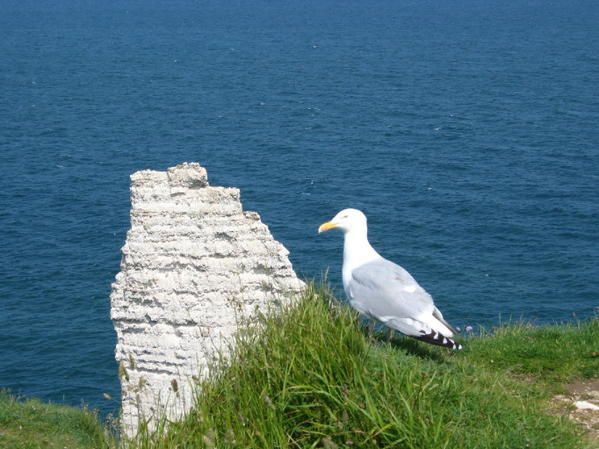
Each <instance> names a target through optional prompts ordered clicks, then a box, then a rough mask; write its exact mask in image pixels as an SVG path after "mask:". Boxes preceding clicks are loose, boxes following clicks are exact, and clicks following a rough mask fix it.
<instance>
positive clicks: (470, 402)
mask: <svg viewBox="0 0 599 449" xmlns="http://www.w3.org/2000/svg"><path fill="white" fill-rule="evenodd" d="M461 340H462V343H463V344H464V345H465V349H464V350H463V351H461V352H457V353H455V352H450V351H448V350H446V349H444V348H439V347H433V346H429V345H426V344H423V343H421V342H418V341H415V340H412V339H408V338H403V337H397V338H394V339H392V340H391V341H389V340H388V339H387V337H386V336H384V335H375V336H369V335H368V334H367V332H365V331H364V329H363V328H362V326H361V325H360V322H359V319H358V318H357V316H356V314H355V313H354V312H353V311H351V310H350V309H349V308H348V307H346V306H344V305H341V304H340V303H339V302H337V301H336V300H335V299H334V298H333V297H332V296H331V294H330V293H329V292H328V291H326V290H324V289H315V288H314V287H310V288H309V290H308V292H307V294H306V295H305V297H304V298H303V299H302V300H301V301H299V302H298V303H297V304H296V305H294V306H290V307H287V308H285V309H284V310H283V311H282V313H278V314H269V315H268V316H264V317H262V319H261V321H260V324H259V326H258V327H249V328H247V329H245V330H243V331H242V332H241V333H240V335H239V336H238V337H237V341H236V342H235V348H236V349H235V350H234V351H233V355H232V356H231V358H230V359H229V360H227V361H225V360H221V361H220V362H219V363H217V364H216V365H215V366H214V367H212V370H213V375H212V377H211V379H210V381H206V382H204V383H202V385H201V389H202V394H201V396H200V397H199V398H198V402H197V405H196V407H195V409H194V410H193V411H192V412H191V413H190V414H189V416H188V417H187V418H186V419H185V420H184V421H182V422H179V423H171V424H170V425H169V426H168V427H165V426H164V424H165V423H162V424H163V426H162V427H161V428H160V429H159V431H158V432H157V433H155V434H150V433H149V432H147V431H142V432H141V434H140V435H139V437H138V438H137V439H136V440H135V441H133V442H129V443H125V442H121V443H120V445H117V444H116V443H115V442H114V440H112V439H111V438H109V437H107V435H106V434H107V432H106V431H105V430H104V429H103V428H102V426H100V425H99V424H98V421H97V419H96V418H95V416H94V415H93V414H91V413H90V412H87V411H82V410H79V409H72V408H69V407H62V406H54V405H45V404H41V403H39V402H37V401H27V402H18V401H15V400H14V399H13V398H11V397H9V396H7V395H3V396H0V434H1V435H0V448H1V449H4V448H7V449H8V448H11V449H13V448H15V449H21V448H38V447H39V448H63V447H67V448H69V449H71V448H86V449H87V448H107V449H115V448H117V446H118V447H119V448H120V449H192V448H194V449H195V448H224V449H226V448H243V449H246V448H247V449H251V448H265V449H267V448H281V449H283V448H294V449H295V448H328V449H334V448H406V449H417V448H421V449H444V448H446V449H462V448H463V449H468V448H472V449H474V448H477V449H491V448H497V449H500V448H501V449H503V448H542V449H560V448H561V449H582V448H590V447H595V446H592V443H591V442H589V441H588V440H587V439H586V437H585V435H584V434H583V432H582V430H581V429H580V428H579V427H577V426H576V425H575V424H573V423H572V422H570V421H569V420H567V419H565V418H559V417H555V416H551V415H550V414H548V413H547V409H548V400H549V398H550V397H551V395H552V394H553V393H554V392H555V391H557V389H558V388H559V386H560V385H562V384H564V383H565V382H570V381H573V380H576V379H581V378H597V377H599V357H598V356H597V353H599V347H597V345H598V344H599V320H597V319H595V320H590V321H588V322H585V323H581V324H568V325H559V326H549V327H542V328H538V327H533V326H528V325H521V324H517V325H508V326H503V327H500V328H498V329H495V330H493V331H492V332H490V333H487V334H484V335H481V336H476V337H469V338H462V339H461ZM531 380H533V381H531ZM595 444H596V443H595Z"/></svg>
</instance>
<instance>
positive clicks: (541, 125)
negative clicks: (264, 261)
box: [0, 0, 599, 413]
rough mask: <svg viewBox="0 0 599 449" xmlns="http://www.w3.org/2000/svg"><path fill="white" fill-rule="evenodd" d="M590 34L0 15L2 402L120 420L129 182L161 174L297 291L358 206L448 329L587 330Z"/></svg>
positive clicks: (155, 5)
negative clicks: (517, 324)
mask: <svg viewBox="0 0 599 449" xmlns="http://www.w3.org/2000/svg"><path fill="white" fill-rule="evenodd" d="M598 24H599V3H598V2H597V1H595V0H592V1H577V0H571V1H550V0H512V1H499V0H455V1H440V0H438V1H433V0H403V1H402V0H396V1H391V0H369V1H362V0H361V1H357V0H349V1H342V0H318V1H316V0H307V1H300V0H296V1H289V0H279V1H274V0H273V1H267V0H252V1H227V0H219V1H183V0H176V1H172V0H171V1H168V2H167V1H158V0H143V1H142V0H139V1H135V0H123V1H114V0H110V1H106V0H102V1H100V0H97V1H91V0H88V1H75V0H72V1H67V0H63V1H59V0H56V1H50V0H35V1H33V0H19V1H14V0H1V1H0V36H1V39H0V231H1V239H0V387H4V388H10V389H11V390H12V391H13V392H14V393H18V394H23V395H26V396H38V397H41V398H43V399H44V400H51V401H54V402H64V403H68V404H75V405H79V404H81V403H86V404H89V405H90V406H91V407H93V408H99V409H100V410H101V411H102V412H103V413H108V412H115V411H116V410H117V409H118V398H119V383H118V379H117V368H116V364H115V362H114V345H115V334H114V331H113V328H112V324H111V321H110V318H109V293H110V284H111V282H112V281H113V279H114V276H115V274H116V273H117V272H118V270H119V262H120V252H119V251H120V248H121V246H122V245H123V243H124V241H125V234H126V231H127V229H128V226H129V190H128V189H129V175H130V174H131V173H132V172H134V171H136V170H140V169H148V168H151V169H157V170H164V169H166V168H167V167H169V166H173V165H175V164H177V163H180V162H183V161H198V162H200V163H201V164H202V165H204V166H205V167H207V169H208V172H209V177H210V181H211V183H212V184H213V185H223V186H236V187H239V188H240V189H241V192H242V200H243V203H244V206H245V208H246V209H248V210H255V211H258V212H259V213H260V214H261V216H262V219H263V220H264V221H265V222H266V223H267V224H268V225H269V226H270V229H271V231H272V233H273V234H274V236H275V237H276V238H277V239H279V240H280V241H281V242H283V243H284V244H285V246H286V247H287V248H288V249H289V250H290V251H291V255H290V257H291V259H292V262H293V264H294V267H295V269H296V270H297V272H298V273H300V274H301V275H302V276H305V277H308V278H311V277H315V278H319V277H320V276H321V274H322V273H323V272H324V271H326V270H327V268H329V280H330V282H331V283H332V285H333V287H335V288H337V289H339V287H340V269H341V257H342V236H341V235H340V234H336V235H335V234H334V233H329V234H325V235H321V236H318V235H317V233H316V230H317V227H318V225H319V224H320V223H322V222H323V221H325V220H328V219H330V218H331V217H332V216H333V215H334V214H335V213H336V212H337V211H339V210H340V209H342V208H346V207H357V208H360V209H362V210H364V212H365V213H366V214H367V216H368V218H369V226H370V228H369V229H370V234H369V235H370V239H371V242H372V243H373V245H374V246H375V247H376V248H377V249H379V251H380V252H381V253H382V254H383V255H384V256H386V257H388V258H390V259H392V260H394V261H396V262H398V263H400V264H401V265H403V266H404V267H405V268H406V269H408V270H409V271H410V272H411V273H412V274H413V275H414V276H415V277H416V279H417V280H418V281H419V282H420V283H421V284H422V285H423V286H424V287H425V288H426V289H427V290H428V291H429V292H430V293H431V294H432V295H433V296H434V297H435V300H436V302H437V304H438V306H439V308H440V309H441V310H443V311H444V313H445V316H446V317H447V318H448V319H449V321H451V322H453V323H455V324H456V325H458V326H462V327H464V326H465V325H472V326H476V325H483V326H492V325H494V324H496V323H498V322H499V321H500V320H502V321H506V320H509V319H520V318H523V319H526V320H529V321H532V322H535V323H538V324H544V323H554V322H563V321H570V320H576V319H586V318H589V317H591V316H593V314H594V313H595V309H596V307H597V306H599V236H598V231H599V26H598ZM103 393H108V394H110V395H112V397H113V398H114V400H112V401H109V400H106V399H104V398H103Z"/></svg>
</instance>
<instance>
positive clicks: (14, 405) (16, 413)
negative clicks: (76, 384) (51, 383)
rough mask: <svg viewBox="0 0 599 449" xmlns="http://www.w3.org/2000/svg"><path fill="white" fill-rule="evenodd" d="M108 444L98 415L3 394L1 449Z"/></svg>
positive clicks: (0, 403)
mask: <svg viewBox="0 0 599 449" xmlns="http://www.w3.org/2000/svg"><path fill="white" fill-rule="evenodd" d="M109 441H110V438H109V437H108V436H107V435H106V432H105V430H104V427H103V426H102V425H101V424H100V423H99V422H98V419H97V416H96V415H95V414H94V413H92V412H90V411H88V410H86V409H79V408H75V407H68V406H62V405H53V404H44V403H42V402H40V401H38V400H35V399H30V400H17V399H15V397H13V396H11V395H9V394H8V393H6V392H0V448H1V449H64V448H68V449H87V448H97V449H101V448H107V447H108V446H109Z"/></svg>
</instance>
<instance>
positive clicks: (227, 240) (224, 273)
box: [110, 163, 304, 436]
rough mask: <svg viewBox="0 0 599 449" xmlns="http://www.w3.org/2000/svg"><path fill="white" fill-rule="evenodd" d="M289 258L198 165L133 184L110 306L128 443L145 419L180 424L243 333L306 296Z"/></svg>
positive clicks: (144, 174) (143, 176)
mask: <svg viewBox="0 0 599 449" xmlns="http://www.w3.org/2000/svg"><path fill="white" fill-rule="evenodd" d="M287 256H288V251H287V250H286V249H285V247H284V246H283V245H281V244H280V243H279V242H277V241H276V240H274V238H273V237H272V235H271V234H270V232H269V230H268V227H267V226H266V225H265V224H264V223H262V222H261V221H260V217H259V215H258V214H257V213H255V212H245V211H243V208H242V205H241V201H240V193H239V190H238V189H236V188H226V187H212V186H210V185H209V184H208V176H207V172H206V170H205V169H204V168H203V167H201V166H200V165H199V164H196V163H191V164H187V163H185V164H181V165H178V166H176V167H173V168H169V169H168V170H167V171H165V172H160V171H151V170H144V171H139V172H136V173H134V174H133V175H132V176H131V228H130V230H129V231H128V233H127V240H126V242H125V245H124V246H123V248H122V260H121V269H120V272H119V273H118V274H117V276H116V281H115V282H114V283H113V285H112V293H111V297H110V299H111V318H112V321H113V323H114V327H115V330H116V334H117V346H116V360H117V362H118V364H119V377H120V380H121V390H122V415H121V416H122V423H123V430H124V432H125V434H127V435H129V436H133V435H135V433H136V432H137V429H138V424H139V420H140V418H141V419H145V420H149V421H150V426H151V425H152V420H153V419H154V418H155V417H156V416H160V415H162V414H166V416H167V417H168V418H169V419H177V418H179V417H181V416H182V415H183V414H184V413H185V412H186V411H187V410H189V408H190V407H192V406H193V401H194V393H195V384H196V383H197V380H198V379H200V378H202V377H203V376H206V374H207V367H208V364H209V363H210V361H211V360H212V359H213V358H214V356H215V354H216V351H226V348H227V341H228V339H229V338H230V337H231V336H232V335H233V334H234V333H235V331H236V329H237V327H238V325H239V323H240V322H242V321H247V320H251V318H252V316H253V315H254V314H255V313H256V311H259V310H262V311H263V310H265V309H266V308H268V307H269V306H271V305H273V304H277V303H281V302H285V301H289V300H290V299H291V298H292V297H293V296H294V295H297V293H299V292H300V291H301V290H302V289H303V286H304V284H303V282H301V281H300V280H299V279H298V278H297V276H296V275H295V272H294V271H293V268H292V266H291V263H290V262H289V259H288V257H287Z"/></svg>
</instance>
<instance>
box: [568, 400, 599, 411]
mask: <svg viewBox="0 0 599 449" xmlns="http://www.w3.org/2000/svg"><path fill="white" fill-rule="evenodd" d="M574 407H576V408H577V409H578V410H599V406H598V405H595V404H593V403H591V402H589V401H576V402H574Z"/></svg>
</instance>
